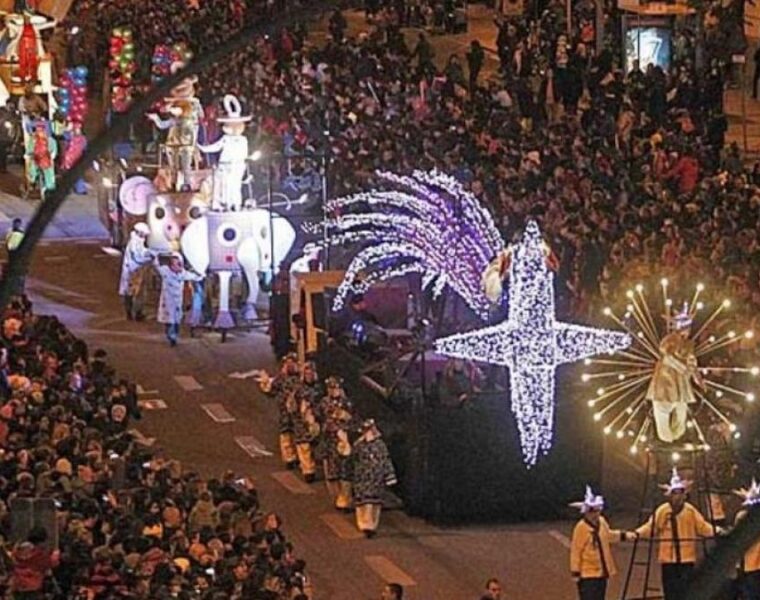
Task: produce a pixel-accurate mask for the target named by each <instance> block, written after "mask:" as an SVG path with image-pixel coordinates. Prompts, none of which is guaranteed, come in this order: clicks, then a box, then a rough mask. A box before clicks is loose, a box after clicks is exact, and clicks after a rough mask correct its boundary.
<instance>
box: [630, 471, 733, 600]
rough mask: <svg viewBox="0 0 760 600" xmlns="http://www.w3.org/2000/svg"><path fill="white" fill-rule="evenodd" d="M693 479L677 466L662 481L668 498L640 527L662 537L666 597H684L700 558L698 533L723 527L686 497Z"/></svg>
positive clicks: (666, 599) (647, 535)
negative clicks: (687, 476) (687, 477)
mask: <svg viewBox="0 0 760 600" xmlns="http://www.w3.org/2000/svg"><path fill="white" fill-rule="evenodd" d="M690 485H691V482H689V481H684V480H683V479H681V477H680V476H679V475H678V471H677V470H676V468H675V467H673V474H672V477H671V479H670V483H668V484H667V485H661V486H660V487H661V488H663V490H664V492H665V495H666V496H667V501H666V502H663V503H662V504H660V506H658V507H657V509H656V510H655V511H654V513H653V514H652V516H651V517H650V518H649V519H647V521H646V523H644V524H643V525H641V526H640V527H639V528H638V529H636V531H635V533H636V534H637V535H638V536H639V537H642V538H655V539H657V540H658V545H659V549H658V553H657V556H658V559H659V562H660V567H661V569H662V588H663V594H664V600H683V599H684V598H686V596H685V595H684V594H685V592H686V589H687V587H688V584H689V578H690V577H691V574H692V572H693V571H694V564H695V563H696V561H697V544H696V540H697V538H698V537H702V538H709V537H713V536H714V535H715V534H716V533H719V532H720V531H721V530H720V528H719V527H714V526H713V525H711V524H710V523H708V522H707V520H706V519H705V518H704V517H703V516H702V513H701V512H699V510H698V509H697V508H696V507H695V506H694V505H693V504H690V503H689V502H687V501H686V491H687V488H688V487H689V486H690Z"/></svg>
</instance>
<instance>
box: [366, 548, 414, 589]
mask: <svg viewBox="0 0 760 600" xmlns="http://www.w3.org/2000/svg"><path fill="white" fill-rule="evenodd" d="M364 562H366V563H367V564H368V565H369V568H370V569H372V570H373V571H374V572H375V573H377V574H378V575H379V576H380V579H382V580H383V581H385V582H386V583H400V584H401V585H402V586H404V587H406V586H412V585H417V582H416V581H415V580H414V579H412V577H411V575H409V574H408V573H407V572H406V571H404V570H403V569H401V567H398V566H397V565H396V564H395V563H394V562H393V561H392V560H391V559H389V558H387V557H385V556H382V555H381V554H372V555H369V556H365V557H364Z"/></svg>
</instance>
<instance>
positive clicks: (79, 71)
mask: <svg viewBox="0 0 760 600" xmlns="http://www.w3.org/2000/svg"><path fill="white" fill-rule="evenodd" d="M87 72H88V71H87V67H83V66H82V67H77V68H76V69H74V73H75V74H76V76H77V77H78V78H80V79H84V78H86V77H87Z"/></svg>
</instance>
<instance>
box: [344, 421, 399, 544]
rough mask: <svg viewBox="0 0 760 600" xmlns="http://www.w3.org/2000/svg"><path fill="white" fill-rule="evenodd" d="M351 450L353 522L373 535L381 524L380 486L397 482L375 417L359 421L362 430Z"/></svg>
mask: <svg viewBox="0 0 760 600" xmlns="http://www.w3.org/2000/svg"><path fill="white" fill-rule="evenodd" d="M353 454H354V479H353V484H354V485H353V494H354V505H355V506H356V526H357V527H358V528H359V531H361V532H362V533H364V535H365V536H367V537H368V538H372V537H375V535H376V533H377V527H378V525H379V524H380V511H381V510H382V506H383V503H382V499H381V494H382V490H383V488H384V487H386V486H391V485H395V484H396V482H397V480H396V471H395V470H394V468H393V463H392V462H391V458H390V454H389V453H388V447H387V446H386V445H385V442H384V441H383V439H382V437H381V433H380V430H379V429H378V428H377V425H376V424H375V421H374V419H367V420H366V421H364V423H363V424H362V434H361V436H360V437H359V439H358V440H356V443H354V446H353Z"/></svg>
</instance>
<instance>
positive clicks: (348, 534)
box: [319, 512, 364, 540]
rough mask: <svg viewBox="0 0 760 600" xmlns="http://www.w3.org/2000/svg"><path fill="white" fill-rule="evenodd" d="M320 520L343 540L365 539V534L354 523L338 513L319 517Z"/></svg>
mask: <svg viewBox="0 0 760 600" xmlns="http://www.w3.org/2000/svg"><path fill="white" fill-rule="evenodd" d="M319 518H320V519H321V520H322V522H323V523H324V524H325V525H327V526H328V527H329V528H330V529H332V532H333V533H334V534H335V535H337V536H338V537H339V538H340V539H342V540H358V539H360V538H363V537H364V534H363V533H362V532H361V531H359V530H358V529H357V528H356V526H355V525H354V524H353V523H351V522H350V521H349V520H348V519H347V518H346V517H345V516H344V515H340V514H338V513H337V512H333V513H326V514H324V515H319Z"/></svg>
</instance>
